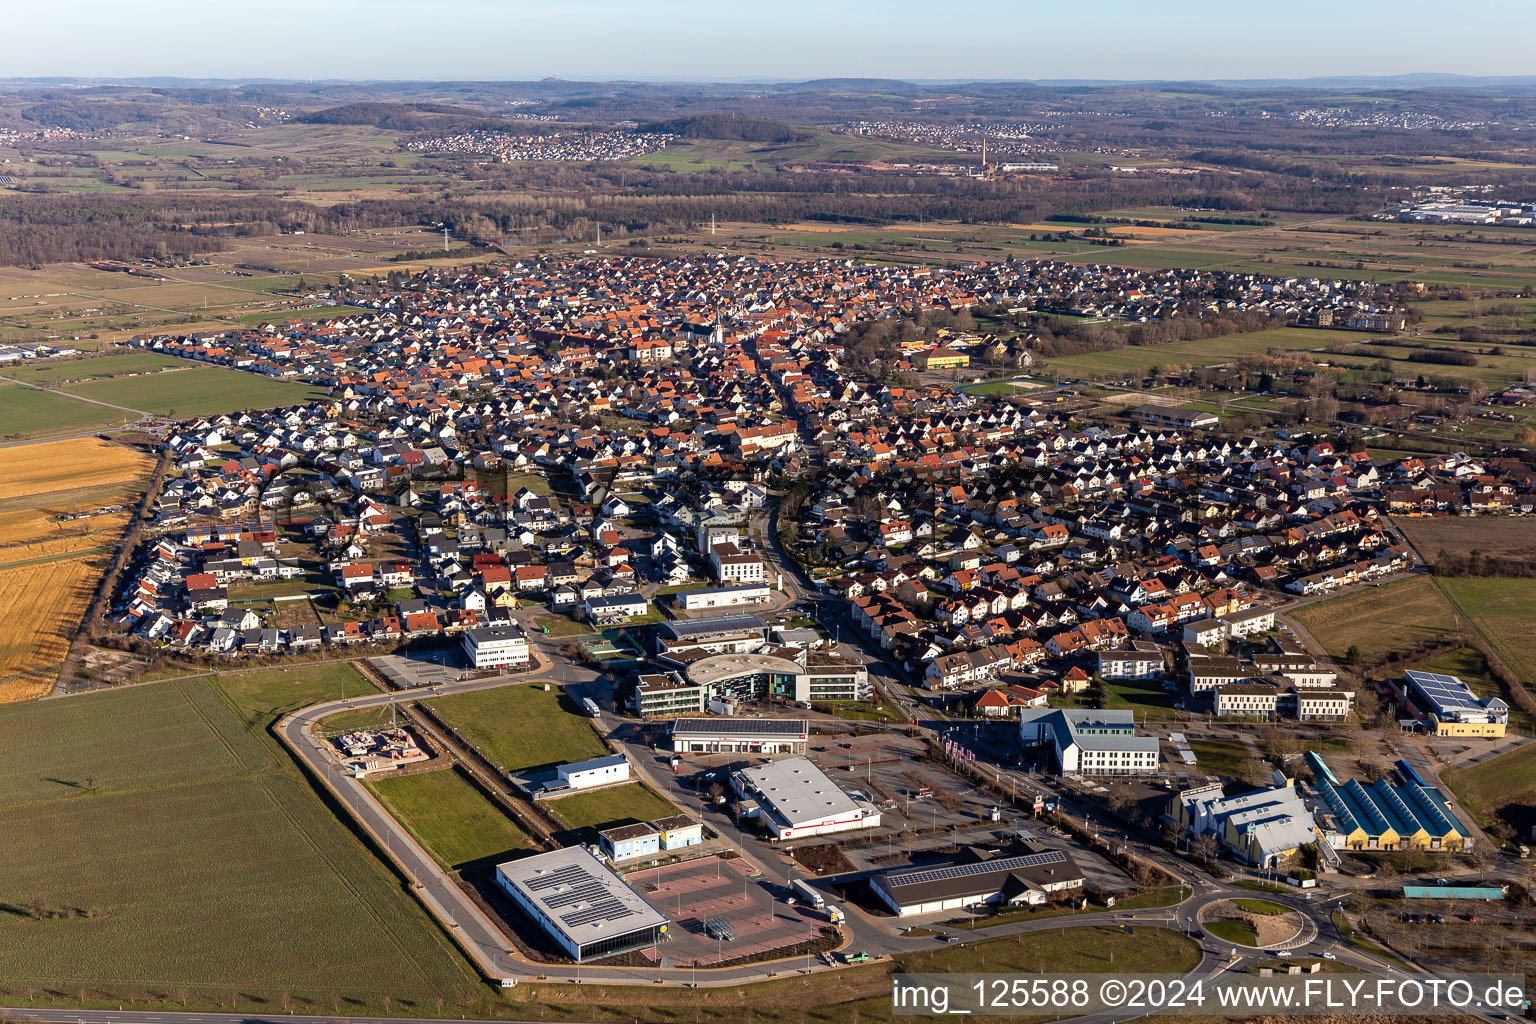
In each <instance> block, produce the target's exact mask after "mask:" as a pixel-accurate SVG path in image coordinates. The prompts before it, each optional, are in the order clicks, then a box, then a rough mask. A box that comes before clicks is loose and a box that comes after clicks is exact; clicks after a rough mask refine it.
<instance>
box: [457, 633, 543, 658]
mask: <svg viewBox="0 0 1536 1024" xmlns="http://www.w3.org/2000/svg"><path fill="white" fill-rule="evenodd" d="M460 645H461V646H462V647H463V649H464V654H465V656H467V657H468V658H469V663H470V664H471V665H473V666H474V667H475V668H524V667H526V666H527V665H528V663H529V660H530V655H529V652H528V637H527V635H526V634H525V633H524V632H523V631H522V629H521V628H520V627H518V626H516V625H506V626H481V627H479V628H477V629H471V630H467V631H466V632H465V633H464V639H463V640H461V641H460Z"/></svg>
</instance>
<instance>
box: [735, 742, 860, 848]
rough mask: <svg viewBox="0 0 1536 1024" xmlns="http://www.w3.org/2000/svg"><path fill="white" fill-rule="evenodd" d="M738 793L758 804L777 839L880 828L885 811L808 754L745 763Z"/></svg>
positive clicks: (739, 775)
mask: <svg viewBox="0 0 1536 1024" xmlns="http://www.w3.org/2000/svg"><path fill="white" fill-rule="evenodd" d="M731 781H732V783H733V784H734V786H735V788H736V792H737V793H739V794H741V796H742V797H743V798H744V799H747V800H752V801H754V802H755V803H756V804H757V810H756V812H755V813H756V815H757V816H758V817H761V818H762V819H763V823H764V824H766V825H767V826H768V833H769V834H770V835H772V836H773V837H774V838H776V839H803V838H805V837H807V836H823V835H828V834H830V833H833V832H847V831H850V830H852V829H860V828H874V827H875V826H876V825H879V824H880V812H879V811H878V810H877V809H876V808H875V806H874V805H873V804H871V803H870V802H869V801H868V800H867V799H865V798H864V797H863V796H862V795H861V794H854V793H845V792H844V791H843V790H842V789H841V788H839V786H838V785H837V783H836V782H833V781H832V779H831V778H830V777H828V775H827V773H826V772H824V771H822V770H821V769H820V768H818V767H817V766H816V764H815V763H814V762H813V761H811V759H810V758H808V757H791V758H788V759H786V760H783V761H772V762H769V763H768V764H763V765H758V766H757V767H756V768H743V769H742V770H741V771H739V772H737V773H736V774H735V775H734V776H732V780H731Z"/></svg>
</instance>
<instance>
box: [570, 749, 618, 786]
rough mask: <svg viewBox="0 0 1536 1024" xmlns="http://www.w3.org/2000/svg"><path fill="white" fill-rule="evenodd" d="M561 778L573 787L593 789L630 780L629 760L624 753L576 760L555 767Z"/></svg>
mask: <svg viewBox="0 0 1536 1024" xmlns="http://www.w3.org/2000/svg"><path fill="white" fill-rule="evenodd" d="M555 773H556V775H557V777H558V778H559V780H560V781H561V782H563V783H565V785H566V786H568V787H569V788H571V789H591V788H592V787H594V786H612V785H614V784H616V783H620V782H628V781H629V761H628V759H626V758H625V757H624V755H623V754H612V755H610V756H608V757H594V758H593V759H592V760H590V761H574V762H572V763H570V764H563V765H561V766H560V767H559V768H556V769H555Z"/></svg>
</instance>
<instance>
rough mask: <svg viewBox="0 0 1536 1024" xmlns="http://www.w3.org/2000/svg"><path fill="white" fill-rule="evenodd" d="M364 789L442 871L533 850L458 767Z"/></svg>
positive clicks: (381, 781) (380, 782)
mask: <svg viewBox="0 0 1536 1024" xmlns="http://www.w3.org/2000/svg"><path fill="white" fill-rule="evenodd" d="M368 788H369V789H371V790H372V791H373V794H374V795H375V796H376V797H378V798H379V801H380V802H381V803H383V804H384V806H385V807H387V808H388V809H389V813H390V814H392V815H393V816H394V818H395V820H396V821H398V822H400V824H402V825H404V826H405V828H406V830H407V831H409V832H410V833H411V835H412V836H413V837H414V838H415V839H416V841H417V842H418V843H420V844H421V845H422V846H423V847H424V848H425V849H426V850H427V852H428V853H430V854H432V856H433V857H435V858H437V861H438V863H440V864H442V865H443V866H444V867H446V868H450V869H453V870H459V869H462V868H465V867H469V866H471V865H473V864H475V863H477V862H480V861H493V862H495V861H503V860H510V859H511V858H512V857H516V856H521V855H523V854H527V853H533V852H535V851H536V850H537V849H538V847H537V846H535V845H534V843H533V840H531V839H530V838H529V837H528V834H527V833H525V832H524V831H523V830H522V829H520V828H518V827H517V825H516V824H514V823H513V821H512V819H510V818H508V817H507V816H506V815H504V814H502V813H501V811H499V810H497V808H496V806H495V805H494V804H492V803H491V802H490V801H489V800H487V799H486V798H485V797H484V796H483V795H482V794H481V793H480V791H479V790H478V789H476V788H475V787H474V786H473V785H472V784H471V783H470V782H469V780H467V779H466V778H465V777H464V776H463V775H460V774H459V771H458V769H456V768H450V769H448V770H447V771H438V772H426V773H424V774H421V775H401V776H398V777H391V776H385V777H384V778H381V779H378V780H376V781H374V782H370V783H368Z"/></svg>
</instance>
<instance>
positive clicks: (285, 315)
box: [235, 306, 374, 325]
mask: <svg viewBox="0 0 1536 1024" xmlns="http://www.w3.org/2000/svg"><path fill="white" fill-rule="evenodd" d="M354 313H362V314H364V315H366V316H373V315H374V312H373V310H370V309H363V308H362V307H360V306H316V307H314V308H312V309H281V310H276V309H275V310H270V311H268V312H266V313H252V314H250V315H249V316H241V317H236V318H235V319H236V320H238V321H239V322H240V323H242V324H252V325H256V324H281V323H287V322H288V321H289V320H333V319H335V318H336V317H339V316H351V315H353V314H354Z"/></svg>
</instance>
